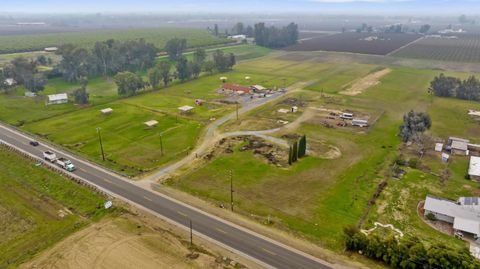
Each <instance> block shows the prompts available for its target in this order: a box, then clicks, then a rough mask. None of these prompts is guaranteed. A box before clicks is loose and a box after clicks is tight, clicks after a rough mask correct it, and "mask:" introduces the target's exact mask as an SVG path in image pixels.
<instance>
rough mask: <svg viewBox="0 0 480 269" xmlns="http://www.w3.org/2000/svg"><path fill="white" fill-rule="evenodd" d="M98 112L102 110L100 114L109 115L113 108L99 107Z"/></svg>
mask: <svg viewBox="0 0 480 269" xmlns="http://www.w3.org/2000/svg"><path fill="white" fill-rule="evenodd" d="M100 112H102V114H104V115H109V114H112V112H113V109H111V108H104V109H101V110H100Z"/></svg>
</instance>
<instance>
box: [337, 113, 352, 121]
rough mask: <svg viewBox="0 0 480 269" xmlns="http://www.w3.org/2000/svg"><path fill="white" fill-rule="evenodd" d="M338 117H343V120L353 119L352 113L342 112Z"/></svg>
mask: <svg viewBox="0 0 480 269" xmlns="http://www.w3.org/2000/svg"><path fill="white" fill-rule="evenodd" d="M340 118H341V119H344V120H353V114H352V113H343V114H342V115H341V116H340Z"/></svg>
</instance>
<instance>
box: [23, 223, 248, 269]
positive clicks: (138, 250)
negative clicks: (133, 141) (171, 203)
mask: <svg viewBox="0 0 480 269" xmlns="http://www.w3.org/2000/svg"><path fill="white" fill-rule="evenodd" d="M194 253H195V254H194V255H191V252H190V250H189V249H188V242H185V241H183V240H181V239H180V238H179V237H178V236H175V235H173V234H172V233H171V232H169V231H166V230H162V229H160V228H158V227H155V228H152V227H149V226H148V225H146V224H145V223H144V222H140V221H138V220H137V217H136V216H133V215H130V214H124V215H122V216H120V217H117V218H115V219H106V220H104V221H101V222H99V223H95V224H93V225H90V226H89V227H87V228H85V229H83V230H81V231H79V232H77V233H75V234H74V235H72V236H70V237H68V238H66V239H64V240H63V241H61V242H60V243H58V244H57V245H55V246H54V247H53V248H51V249H49V250H47V251H45V252H43V253H41V254H40V255H39V256H37V257H36V258H34V259H33V260H32V261H30V262H28V263H26V264H23V265H22V266H20V268H59V269H60V268H61V269H69V268H72V269H73V268H75V269H81V268H85V269H87V268H88V269H90V268H118V269H120V268H142V269H148V268H152V269H154V268H242V266H241V265H240V264H236V267H234V266H232V265H230V264H229V263H230V262H231V261H230V260H229V259H226V260H224V259H223V258H222V257H216V256H215V255H214V254H211V253H209V252H208V251H205V250H199V249H197V250H196V251H195V252H194ZM234 263H235V262H234Z"/></svg>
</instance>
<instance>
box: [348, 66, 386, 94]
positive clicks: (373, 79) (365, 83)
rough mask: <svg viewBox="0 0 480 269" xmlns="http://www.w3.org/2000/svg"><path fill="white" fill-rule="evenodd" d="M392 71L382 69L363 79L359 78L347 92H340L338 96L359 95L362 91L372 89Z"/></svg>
mask: <svg viewBox="0 0 480 269" xmlns="http://www.w3.org/2000/svg"><path fill="white" fill-rule="evenodd" d="M391 71H392V70H391V69H389V68H385V69H382V70H380V71H377V72H375V73H372V74H370V75H368V76H366V77H364V78H361V79H359V80H357V81H355V82H354V83H353V84H352V86H350V88H348V89H347V90H344V91H341V92H340V94H344V95H349V96H355V95H358V94H361V93H362V92H363V91H365V90H367V89H368V88H370V87H373V86H375V85H377V84H379V83H380V79H381V78H382V77H383V76H385V75H387V74H388V73H390V72H391Z"/></svg>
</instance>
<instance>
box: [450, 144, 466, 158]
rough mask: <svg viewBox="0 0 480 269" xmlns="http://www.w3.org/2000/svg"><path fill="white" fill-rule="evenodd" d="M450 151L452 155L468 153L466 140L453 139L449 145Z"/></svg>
mask: <svg viewBox="0 0 480 269" xmlns="http://www.w3.org/2000/svg"><path fill="white" fill-rule="evenodd" d="M450 152H451V153H452V155H462V156H467V155H468V142H464V141H458V140H454V141H452V144H451V145H450Z"/></svg>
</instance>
